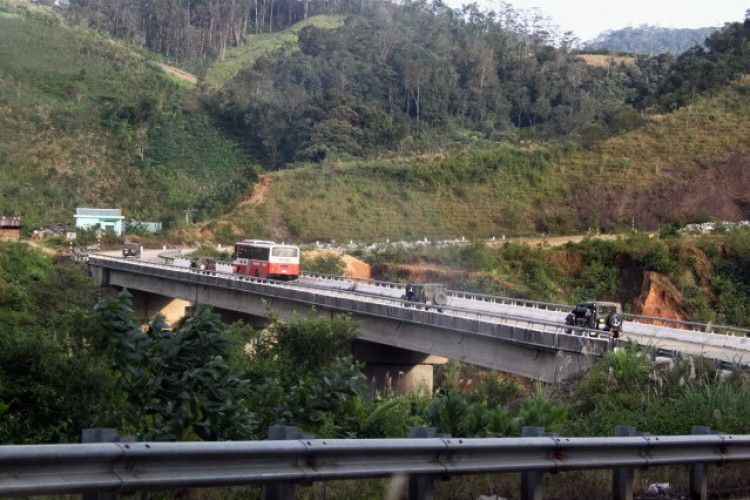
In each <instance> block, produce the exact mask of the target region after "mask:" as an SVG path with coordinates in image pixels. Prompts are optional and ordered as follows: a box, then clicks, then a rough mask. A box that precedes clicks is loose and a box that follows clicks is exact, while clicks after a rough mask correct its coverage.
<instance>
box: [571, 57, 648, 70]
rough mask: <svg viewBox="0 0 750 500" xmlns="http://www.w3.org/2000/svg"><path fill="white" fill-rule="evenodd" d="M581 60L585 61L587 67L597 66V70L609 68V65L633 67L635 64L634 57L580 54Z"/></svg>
mask: <svg viewBox="0 0 750 500" xmlns="http://www.w3.org/2000/svg"><path fill="white" fill-rule="evenodd" d="M579 57H580V58H581V59H583V60H584V61H586V64H588V65H589V66H597V67H599V68H609V65H610V64H611V63H613V62H614V63H615V65H618V66H619V65H620V64H624V65H626V66H633V65H634V64H635V57H632V56H609V55H606V54H581V55H580V56H579Z"/></svg>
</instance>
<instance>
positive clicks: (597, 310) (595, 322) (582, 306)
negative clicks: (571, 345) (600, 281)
mask: <svg viewBox="0 0 750 500" xmlns="http://www.w3.org/2000/svg"><path fill="white" fill-rule="evenodd" d="M565 324H566V325H571V326H579V327H581V328H589V329H591V330H601V331H604V332H609V333H610V335H611V337H612V338H615V339H616V338H618V337H619V336H620V332H621V331H622V306H621V305H620V304H619V303H617V302H595V301H587V302H581V303H579V304H578V305H577V306H576V307H575V309H573V310H572V311H571V312H570V313H569V314H568V316H567V317H566V318H565ZM566 332H567V333H573V330H572V329H568V330H566ZM592 335H593V336H596V334H592Z"/></svg>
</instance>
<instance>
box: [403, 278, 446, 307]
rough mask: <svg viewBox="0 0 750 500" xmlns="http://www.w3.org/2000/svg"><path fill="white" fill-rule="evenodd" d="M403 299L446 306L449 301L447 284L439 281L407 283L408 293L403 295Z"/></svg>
mask: <svg viewBox="0 0 750 500" xmlns="http://www.w3.org/2000/svg"><path fill="white" fill-rule="evenodd" d="M401 300H408V301H409V302H420V303H422V304H433V305H436V306H444V305H446V304H447V303H448V295H447V294H446V293H445V285H441V284H437V283H426V284H423V285H406V293H404V294H403V295H402V296H401ZM438 311H440V309H438Z"/></svg>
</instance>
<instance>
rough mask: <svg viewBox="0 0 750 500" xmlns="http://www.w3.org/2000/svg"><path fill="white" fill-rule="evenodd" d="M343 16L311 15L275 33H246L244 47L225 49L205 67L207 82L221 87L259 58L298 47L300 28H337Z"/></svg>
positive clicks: (341, 24) (341, 22)
mask: <svg viewBox="0 0 750 500" xmlns="http://www.w3.org/2000/svg"><path fill="white" fill-rule="evenodd" d="M346 17H347V16H342V15H318V16H312V17H310V18H308V19H305V20H304V21H301V22H299V23H297V24H295V25H294V26H291V27H289V28H287V29H285V30H283V31H279V32H277V33H262V34H259V35H246V36H245V38H246V44H245V45H244V46H243V47H234V48H231V49H228V50H227V55H226V58H225V60H224V61H217V62H216V63H214V64H213V65H212V66H211V67H210V68H209V69H208V72H207V74H206V84H207V85H209V86H211V87H216V88H221V87H223V86H224V84H225V83H226V82H228V81H229V80H231V79H232V78H233V77H234V76H235V75H237V73H239V72H240V71H241V70H242V69H243V68H249V67H252V66H253V64H255V61H256V60H257V59H258V58H259V57H262V56H265V55H270V54H272V53H274V52H276V51H278V50H282V49H283V50H286V51H293V50H298V48H297V35H298V33H299V32H300V31H301V30H302V29H303V28H305V27H307V26H315V27H317V28H321V29H336V28H339V27H341V26H343V24H344V20H345V19H346Z"/></svg>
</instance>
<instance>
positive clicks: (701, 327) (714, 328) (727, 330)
mask: <svg viewBox="0 0 750 500" xmlns="http://www.w3.org/2000/svg"><path fill="white" fill-rule="evenodd" d="M302 275H303V276H307V277H310V278H316V279H323V280H331V281H339V282H350V283H361V284H366V285H370V286H376V287H382V288H388V289H396V290H403V289H405V287H406V285H405V284H403V283H394V282H389V281H377V280H371V279H364V278H351V277H347V276H336V275H331V274H323V273H311V272H306V271H305V272H303V273H302ZM447 294H448V296H449V297H454V298H457V299H466V300H472V301H477V302H485V303H488V304H501V305H510V306H517V307H528V308H531V309H540V310H545V311H558V312H570V311H572V310H573V309H574V306H571V305H568V304H557V303H554V302H542V301H538V300H528V299H519V298H515V297H503V296H498V295H486V294H481V293H474V292H463V291H460V290H447ZM623 317H624V318H625V319H627V320H630V321H634V322H637V323H646V324H657V325H658V324H661V325H664V326H667V327H670V328H671V327H681V328H680V329H684V330H692V331H696V332H701V333H711V334H727V335H740V336H743V337H750V329H747V328H738V327H735V326H729V325H714V324H710V323H699V322H695V321H683V320H678V319H668V318H660V317H658V316H645V315H641V314H632V313H624V314H623Z"/></svg>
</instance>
